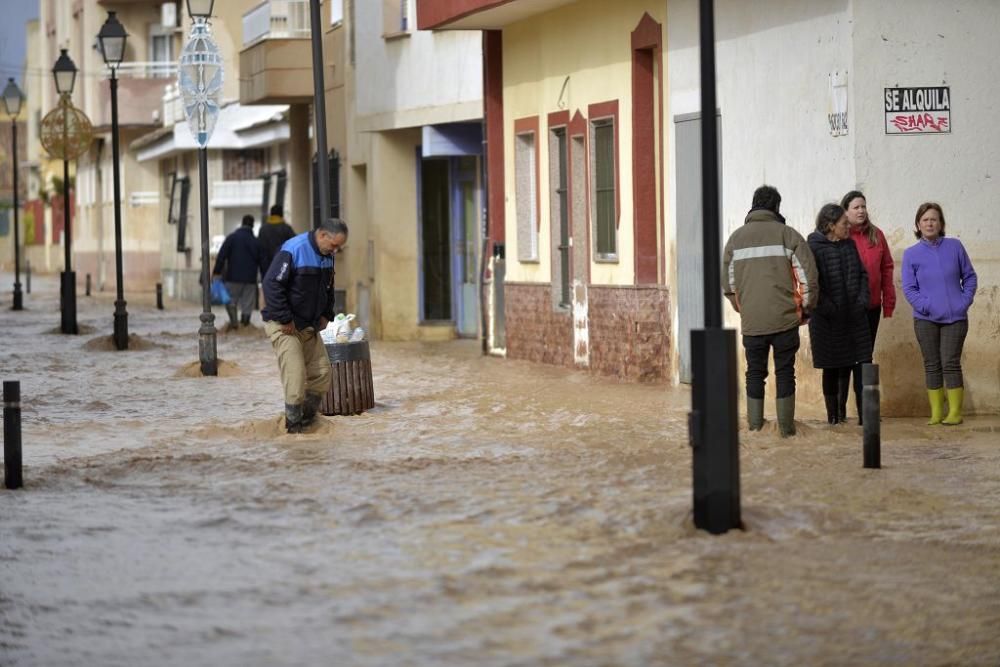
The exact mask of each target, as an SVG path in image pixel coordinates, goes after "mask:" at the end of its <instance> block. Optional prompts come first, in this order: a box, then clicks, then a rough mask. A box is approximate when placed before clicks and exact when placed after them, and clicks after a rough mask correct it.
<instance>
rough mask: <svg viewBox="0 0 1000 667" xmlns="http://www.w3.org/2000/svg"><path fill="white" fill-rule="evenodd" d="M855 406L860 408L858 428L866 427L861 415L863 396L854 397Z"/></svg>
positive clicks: (856, 395)
mask: <svg viewBox="0 0 1000 667" xmlns="http://www.w3.org/2000/svg"><path fill="white" fill-rule="evenodd" d="M854 405H856V406H857V407H858V426H864V423H863V420H862V418H861V413H862V405H861V394H855V395H854Z"/></svg>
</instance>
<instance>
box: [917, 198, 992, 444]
mask: <svg viewBox="0 0 1000 667" xmlns="http://www.w3.org/2000/svg"><path fill="white" fill-rule="evenodd" d="M913 224H914V227H915V228H916V231H915V236H916V237H917V239H918V241H917V242H916V243H915V244H913V245H912V246H910V247H909V248H907V249H906V251H905V252H904V253H903V292H904V293H905V294H906V300H907V301H909V302H910V305H911V306H913V329H914V331H915V332H916V334H917V343H918V344H919V345H920V352H921V354H923V357H924V374H925V376H926V381H927V397H928V399H929V400H930V404H931V419H930V421H928V422H927V423H928V424H961V423H962V398H963V393H964V389H963V386H964V385H963V382H962V346H963V345H964V344H965V336H966V334H968V332H969V320H968V312H969V306H971V305H972V299H973V298H974V297H975V296H976V271H975V269H973V268H972V261H971V260H970V259H969V255H968V253H966V252H965V247H964V246H963V245H962V243H961V241H959V240H958V239H946V238H945V237H944V211H943V210H941V206H940V204H935V203H933V202H927V203H925V204H921V205H920V208H918V209H917V215H916V218H915V219H914V223H913ZM945 389H947V393H948V415H947V416H946V417H943V418H942V416H943V415H944V400H945Z"/></svg>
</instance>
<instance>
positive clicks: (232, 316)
mask: <svg viewBox="0 0 1000 667" xmlns="http://www.w3.org/2000/svg"><path fill="white" fill-rule="evenodd" d="M226 313H227V314H228V315H229V328H230V329H235V328H236V327H237V326H238V324H237V322H238V320H237V319H236V304H233V303H230V304H227V305H226Z"/></svg>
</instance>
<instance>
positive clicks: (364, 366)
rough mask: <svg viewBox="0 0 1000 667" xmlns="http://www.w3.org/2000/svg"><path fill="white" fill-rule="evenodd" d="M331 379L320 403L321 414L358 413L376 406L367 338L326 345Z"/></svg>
mask: <svg viewBox="0 0 1000 667" xmlns="http://www.w3.org/2000/svg"><path fill="white" fill-rule="evenodd" d="M326 354H327V356H328V357H329V358H330V366H331V367H332V371H333V372H332V376H333V377H332V380H331V382H330V391H328V392H327V393H326V396H324V397H323V400H322V401H321V402H320V404H319V411H320V412H321V413H323V414H324V415H360V414H361V413H362V412H364V411H365V410H370V409H371V408H374V407H375V388H374V387H373V386H372V361H371V352H370V351H369V349H368V341H366V340H363V341H360V342H357V343H334V344H328V345H326Z"/></svg>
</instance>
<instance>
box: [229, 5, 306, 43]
mask: <svg viewBox="0 0 1000 667" xmlns="http://www.w3.org/2000/svg"><path fill="white" fill-rule="evenodd" d="M309 35H310V30H309V1H308V0H264V2H262V3H260V4H259V5H257V6H256V7H254V8H253V9H251V10H250V11H248V12H247V13H245V14H244V15H243V48H244V49H245V48H247V47H249V46H252V45H253V44H256V43H257V42H259V41H261V40H264V39H292V38H303V37H309Z"/></svg>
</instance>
